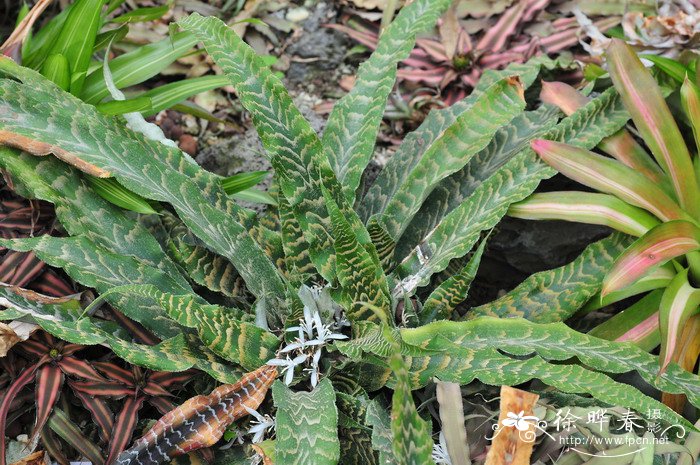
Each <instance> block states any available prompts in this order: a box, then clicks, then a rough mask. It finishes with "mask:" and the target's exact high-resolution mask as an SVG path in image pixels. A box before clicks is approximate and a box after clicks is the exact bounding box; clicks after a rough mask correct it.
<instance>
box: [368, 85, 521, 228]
mask: <svg viewBox="0 0 700 465" xmlns="http://www.w3.org/2000/svg"><path fill="white" fill-rule="evenodd" d="M524 107H525V100H524V98H523V88H522V84H521V83H520V81H519V80H518V79H517V78H511V79H504V80H501V81H498V82H497V83H495V84H494V85H493V86H491V87H489V88H488V89H487V90H486V91H485V92H484V93H483V94H481V96H480V97H479V98H478V99H477V100H476V101H475V102H474V104H473V105H472V106H471V107H470V109H469V110H468V111H465V112H464V113H462V114H461V115H460V116H458V117H457V119H456V120H455V122H454V123H453V124H451V125H450V126H449V127H448V128H447V129H445V131H444V132H443V133H442V134H440V135H439V136H438V137H437V138H436V139H435V141H434V142H433V143H432V144H431V145H430V146H429V147H428V148H427V149H426V150H425V152H424V153H423V156H422V157H421V158H420V160H419V161H418V162H417V163H416V164H415V166H414V167H413V169H411V170H410V172H407V173H406V176H405V178H404V179H403V180H402V182H401V183H400V185H399V186H398V187H397V189H396V191H395V192H394V193H393V195H392V196H391V198H390V199H389V200H388V201H387V203H386V207H385V208H384V210H383V212H382V214H381V216H380V217H379V223H380V224H381V226H382V227H383V228H384V229H385V230H386V232H387V233H388V235H389V236H390V237H391V238H392V239H393V240H394V241H397V240H398V239H399V237H400V236H401V234H402V233H403V231H404V230H405V229H406V227H407V226H408V223H409V222H410V221H411V219H412V218H413V216H414V215H415V214H416V213H417V212H418V210H419V208H420V206H421V204H422V203H423V201H424V200H425V198H426V197H427V196H428V195H429V194H430V192H432V190H433V189H434V188H435V186H436V185H437V184H438V183H439V182H440V181H442V180H443V179H444V178H446V177H447V176H449V175H451V174H453V173H455V172H457V171H459V170H460V169H462V168H463V167H464V166H465V165H466V164H467V163H468V162H469V160H470V159H471V158H472V157H473V156H474V155H475V154H476V153H477V152H479V151H480V150H482V149H483V148H484V147H486V146H487V144H488V143H489V141H490V140H491V138H492V137H493V136H494V134H495V133H496V131H498V129H499V128H500V127H501V126H503V125H505V124H507V123H508V122H509V121H510V120H512V119H513V118H514V117H515V116H516V115H517V114H518V113H520V112H521V111H522V110H523V109H524Z"/></svg>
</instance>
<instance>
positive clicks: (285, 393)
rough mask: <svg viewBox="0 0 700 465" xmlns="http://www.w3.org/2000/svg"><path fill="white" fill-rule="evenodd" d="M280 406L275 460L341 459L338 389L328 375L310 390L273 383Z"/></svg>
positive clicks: (316, 463) (298, 463)
mask: <svg viewBox="0 0 700 465" xmlns="http://www.w3.org/2000/svg"><path fill="white" fill-rule="evenodd" d="M272 398H273V399H274V401H275V406H276V407H277V415H276V417H275V418H276V427H275V428H276V431H277V441H276V443H275V460H277V461H278V462H279V463H288V464H295V465H302V464H304V465H306V464H308V465H324V464H327V465H334V464H336V463H338V460H339V459H340V443H339V442H338V409H337V407H336V405H335V390H334V389H333V385H332V384H331V382H330V381H329V380H328V379H327V378H325V379H323V380H321V382H320V383H319V384H318V386H316V387H315V388H314V390H313V391H311V392H303V391H298V392H294V391H291V390H290V389H289V388H288V387H287V386H285V385H284V384H282V383H281V382H280V381H277V382H276V383H275V384H273V385H272Z"/></svg>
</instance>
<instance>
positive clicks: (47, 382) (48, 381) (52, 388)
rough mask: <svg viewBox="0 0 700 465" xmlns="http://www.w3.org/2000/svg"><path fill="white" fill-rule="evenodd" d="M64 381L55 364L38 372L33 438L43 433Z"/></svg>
mask: <svg viewBox="0 0 700 465" xmlns="http://www.w3.org/2000/svg"><path fill="white" fill-rule="evenodd" d="M63 380H64V376H63V372H62V371H61V369H60V368H59V367H58V366H56V365H54V364H51V363H49V364H46V365H44V366H43V367H41V368H39V370H38V371H37V373H36V387H35V388H34V393H35V395H36V423H35V425H34V429H33V431H32V438H34V437H35V436H36V435H37V434H38V433H39V431H41V429H42V428H43V427H44V425H45V424H46V421H47V420H48V419H49V415H50V414H51V410H53V406H54V405H56V401H57V400H58V396H59V395H60V394H61V388H62V387H63Z"/></svg>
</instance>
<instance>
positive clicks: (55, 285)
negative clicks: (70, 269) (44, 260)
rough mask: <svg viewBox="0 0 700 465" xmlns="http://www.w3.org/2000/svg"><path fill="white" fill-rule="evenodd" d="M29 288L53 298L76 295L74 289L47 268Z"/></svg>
mask: <svg viewBox="0 0 700 465" xmlns="http://www.w3.org/2000/svg"><path fill="white" fill-rule="evenodd" d="M28 288H29V289H32V290H34V291H36V292H39V293H41V294H46V295H49V296H52V297H63V296H67V295H71V294H75V290H74V289H73V287H72V286H71V285H70V284H68V283H67V282H66V281H65V280H64V279H63V278H62V277H60V276H59V275H58V274H57V273H56V272H55V271H54V270H52V269H50V268H45V269H44V272H43V273H41V275H40V276H39V277H38V278H36V279H35V280H34V281H32V282H31V284H30V285H29V286H28Z"/></svg>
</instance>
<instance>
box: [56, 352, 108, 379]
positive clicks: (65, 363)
mask: <svg viewBox="0 0 700 465" xmlns="http://www.w3.org/2000/svg"><path fill="white" fill-rule="evenodd" d="M58 366H59V367H60V368H61V370H63V372H64V373H65V374H67V375H71V376H74V377H76V378H83V379H87V380H92V381H106V379H105V378H104V377H103V376H102V375H100V374H99V373H98V372H97V370H95V369H94V368H93V367H92V365H90V364H89V363H88V362H86V361H84V360H79V359H77V358H75V357H63V358H62V359H61V361H60V362H58Z"/></svg>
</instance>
